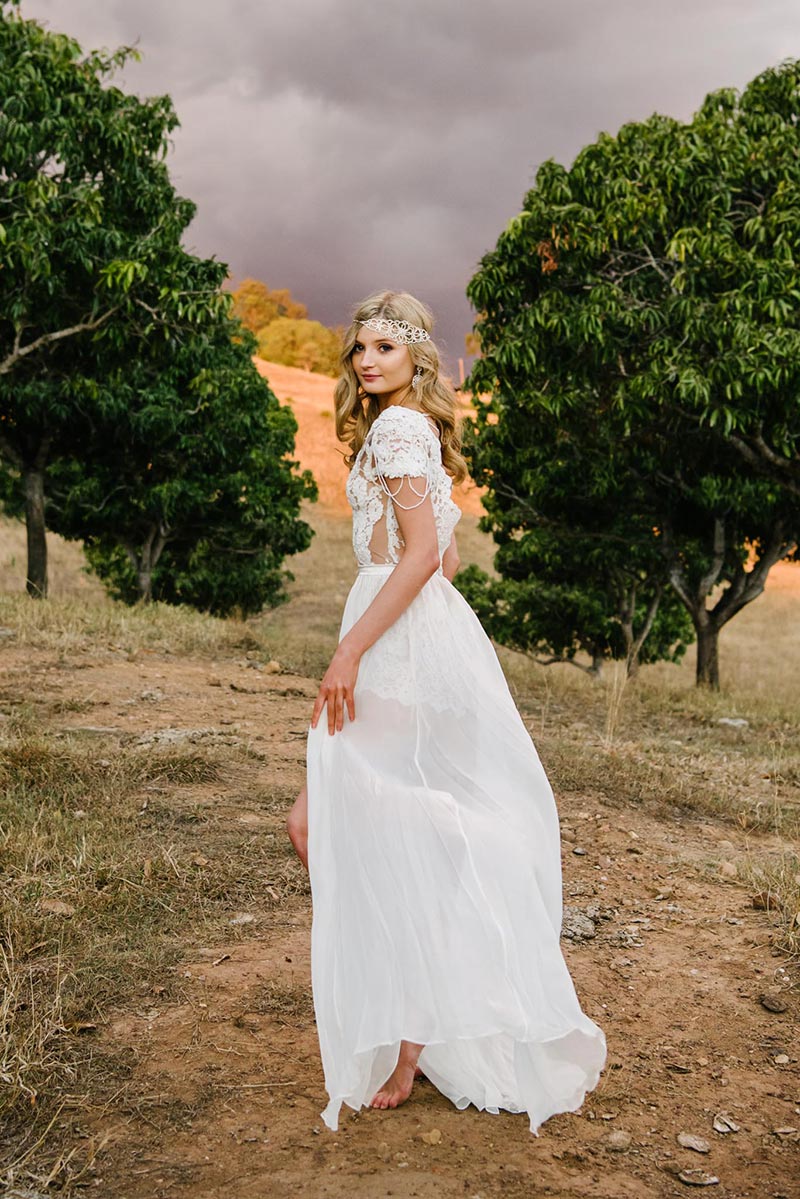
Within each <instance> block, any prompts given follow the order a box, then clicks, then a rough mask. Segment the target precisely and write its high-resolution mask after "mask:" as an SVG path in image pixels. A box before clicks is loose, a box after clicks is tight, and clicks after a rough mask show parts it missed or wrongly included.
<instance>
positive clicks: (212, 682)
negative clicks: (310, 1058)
mask: <svg viewBox="0 0 800 1199" xmlns="http://www.w3.org/2000/svg"><path fill="white" fill-rule="evenodd" d="M206 684H207V685H208V686H209V687H221V686H222V679H220V678H218V677H217V676H216V675H215V674H210V675H209V676H208V678H207V679H206ZM311 1131H312V1132H316V1129H314V1128H312V1130H311Z"/></svg>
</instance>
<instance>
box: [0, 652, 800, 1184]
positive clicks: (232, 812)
mask: <svg viewBox="0 0 800 1199" xmlns="http://www.w3.org/2000/svg"><path fill="white" fill-rule="evenodd" d="M6 671H7V673H6V680H7V682H8V684H9V686H11V687H12V688H13V686H15V685H17V686H20V687H22V686H26V687H28V688H29V689H30V691H31V693H32V694H35V696H36V697H37V701H38V702H40V703H43V704H45V705H47V704H49V705H50V710H52V712H53V713H54V715H53V718H52V719H53V722H54V726H53V727H54V728H55V729H56V730H60V731H61V732H63V734H64V735H66V736H69V737H72V738H74V737H78V738H83V739H84V743H85V745H86V753H87V754H104V755H106V756H108V755H109V754H113V753H114V752H115V748H118V749H119V750H120V751H123V750H125V748H126V747H130V746H131V745H136V746H139V747H140V748H144V749H146V748H147V747H148V746H151V747H152V749H153V752H154V753H157V752H158V751H159V747H163V746H165V745H173V746H174V745H183V746H195V747H197V749H198V751H203V750H205V749H208V748H209V747H213V748H214V752H215V753H216V754H217V756H218V758H220V755H221V758H220V760H221V761H223V763H224V762H225V761H226V759H225V753H226V752H228V751H230V754H231V755H232V756H231V758H230V763H229V766H228V767H225V768H224V769H223V772H222V775H221V777H220V778H217V779H215V780H213V781H210V782H183V783H173V784H166V785H161V784H153V785H151V786H150V787H146V788H145V791H144V793H143V798H142V799H141V801H140V802H141V805H142V811H143V812H144V813H147V812H148V811H152V809H153V808H162V809H164V810H165V811H166V810H169V811H170V812H171V813H172V814H173V816H174V817H175V818H176V819H177V818H178V816H179V815H180V813H181V812H184V813H186V814H187V820H188V819H189V817H191V822H192V823H191V827H192V828H193V829H196V844H195V851H194V852H195V857H194V858H193V862H194V863H195V865H196V866H197V863H198V862H199V867H198V868H202V869H203V870H207V871H209V872H213V871H214V869H215V864H216V863H217V862H218V860H219V858H218V855H221V854H224V853H225V852H227V850H226V845H227V844H228V840H227V839H226V837H227V834H228V833H229V831H230V830H231V829H232V828H235V829H237V830H238V831H239V832H240V833H243V834H246V841H245V842H243V843H244V844H248V845H250V844H251V845H254V846H258V847H260V848H263V846H264V845H268V846H269V847H270V854H271V857H270V859H269V860H270V862H271V863H272V864H273V865H272V866H271V867H270V869H271V870H274V877H273V878H271V879H265V880H263V881H264V883H265V888H264V892H263V894H262V898H261V899H260V900H259V901H258V903H254V904H251V905H250V906H249V907H247V909H246V910H231V911H230V912H229V913H228V914H227V916H226V918H225V921H224V923H223V924H222V925H221V926H220V925H216V926H214V928H215V929H216V931H215V932H214V933H213V935H212V936H209V933H208V928H209V925H208V922H207V921H205V920H204V919H202V918H201V917H202V913H200V912H197V913H192V912H191V911H188V912H186V913H185V916H186V931H185V935H184V937H183V943H184V944H185V946H186V950H185V954H184V957H183V960H182V961H180V962H179V963H178V964H177V965H175V966H174V968H171V969H170V971H169V973H168V976H165V977H163V978H162V979H161V980H160V981H159V982H158V983H156V984H155V985H150V984H148V986H147V990H146V991H144V992H139V993H138V997H137V999H136V1001H135V1002H133V1003H131V1004H128V1005H126V1006H124V1007H123V1008H119V1009H117V1010H113V1011H110V1012H107V1013H106V1014H105V1017H104V1019H103V1021H102V1023H101V1024H100V1025H99V1027H98V1028H97V1030H96V1032H94V1033H92V1034H91V1035H92V1036H93V1037H94V1038H95V1041H94V1044H95V1050H94V1052H95V1053H96V1055H97V1060H98V1062H101V1061H102V1062H105V1063H108V1062H109V1061H110V1062H115V1063H117V1065H118V1073H117V1076H116V1079H115V1080H113V1085H112V1086H110V1087H109V1086H108V1085H104V1088H103V1089H102V1097H100V1096H99V1095H98V1096H94V1097H93V1096H92V1094H91V1076H90V1077H89V1080H88V1081H89V1092H90V1094H89V1100H88V1105H87V1106H85V1108H84V1109H83V1110H82V1112H81V1113H80V1120H81V1124H82V1131H83V1133H84V1135H85V1136H86V1137H87V1138H88V1139H89V1140H93V1141H94V1142H95V1143H99V1142H100V1141H103V1142H104V1146H103V1148H102V1150H101V1152H100V1153H99V1154H98V1156H97V1159H96V1173H95V1176H94V1180H93V1184H92V1187H91V1190H92V1191H93V1193H97V1194H101V1195H104V1196H108V1197H109V1199H161V1197H165V1199H166V1197H170V1199H190V1197H191V1199H217V1197H219V1199H222V1197H223V1196H224V1197H225V1199H230V1196H232V1195H235V1196H236V1197H237V1199H248V1197H253V1199H264V1197H265V1196H270V1197H272V1196H276V1197H278V1196H292V1197H298V1199H318V1197H319V1199H321V1197H322V1196H330V1197H332V1199H333V1197H337V1199H355V1197H363V1199H379V1197H381V1199H382V1197H383V1196H396V1197H398V1199H410V1197H412V1196H418V1197H420V1199H423V1197H428V1196H430V1197H433V1196H437V1199H443V1197H448V1199H449V1197H451V1196H452V1197H454V1199H455V1197H456V1196H458V1197H459V1199H461V1197H466V1199H495V1197H500V1196H503V1197H504V1199H516V1197H519V1199H522V1197H523V1196H524V1197H525V1199H529V1197H532V1196H537V1197H538V1196H543V1195H553V1196H562V1197H565V1199H566V1197H567V1196H581V1197H582V1199H586V1197H592V1199H624V1197H625V1196H631V1197H633V1196H636V1199H646V1197H647V1199H649V1197H651V1196H652V1197H653V1199H656V1197H658V1199H661V1197H665V1196H679V1195H685V1194H687V1193H688V1192H689V1191H690V1190H691V1189H692V1188H694V1187H697V1186H710V1187H713V1188H714V1190H713V1191H712V1192H711V1193H713V1194H717V1195H719V1196H721V1197H722V1196H725V1197H726V1199H744V1197H745V1196H748V1197H752V1199H767V1197H770V1199H780V1197H783V1199H795V1197H800V1071H799V1070H798V1064H799V1062H798V1058H799V1057H800V1049H798V1039H797V1015H798V992H797V990H796V988H793V987H792V985H791V984H792V982H793V980H794V979H795V977H796V964H795V963H793V962H791V961H788V960H787V959H786V958H785V957H782V956H780V954H778V953H777V951H776V949H775V947H774V937H775V928H774V925H775V921H776V915H775V913H774V912H772V911H771V910H769V906H766V907H765V906H764V905H765V902H767V903H768V901H765V900H764V897H763V896H761V897H758V896H756V897H755V904H756V906H754V896H753V894H752V891H751V890H750V889H748V888H747V887H746V886H744V885H742V880H741V875H740V872H739V871H738V869H737V864H738V862H739V860H740V858H741V857H742V856H743V855H744V854H746V852H747V851H748V850H749V849H750V848H751V843H752V837H753V834H752V833H750V834H748V833H746V832H744V831H742V830H740V829H738V828H737V827H736V826H735V825H734V826H732V825H731V824H723V823H717V822H715V821H713V820H710V819H703V820H699V819H692V818H690V817H687V816H686V815H683V816H676V817H675V818H673V819H662V818H657V817H656V816H651V815H648V814H647V813H646V812H645V811H643V810H641V808H639V807H636V806H634V805H632V804H622V805H620V804H614V805H612V804H611V803H609V802H608V800H606V799H602V798H593V797H592V796H591V795H586V794H583V795H580V794H561V795H559V796H558V800H559V808H560V814H561V819H562V834H563V870H564V894H565V902H566V904H567V910H566V919H565V938H564V951H565V955H566V957H567V961H568V964H569V967H570V970H571V972H572V974H573V978H574V980H575V985H576V988H577V991H578V994H579V996H580V998H581V1002H582V1005H583V1007H584V1009H585V1011H586V1012H587V1013H588V1014H589V1015H590V1016H591V1017H592V1018H593V1019H595V1020H596V1021H597V1022H598V1023H600V1024H601V1026H602V1027H603V1028H604V1029H605V1030H606V1033H607V1037H608V1047H609V1057H608V1065H607V1068H606V1070H605V1072H604V1074H603V1076H602V1079H601V1082H600V1085H599V1086H598V1088H597V1089H596V1091H595V1092H594V1093H592V1094H591V1095H589V1096H588V1097H587V1098H586V1101H585V1103H584V1105H583V1107H582V1108H581V1109H580V1111H578V1112H575V1113H567V1114H563V1115H558V1116H556V1117H554V1118H552V1119H551V1120H549V1121H547V1123H546V1124H545V1125H543V1126H542V1128H541V1130H540V1135H539V1136H538V1137H534V1136H532V1135H531V1134H530V1132H529V1131H528V1127H527V1121H526V1119H525V1117H524V1116H516V1115H511V1114H506V1113H501V1114H500V1115H491V1114H488V1113H481V1112H478V1111H476V1110H475V1109H474V1108H470V1109H467V1110H466V1111H463V1112H459V1111H457V1110H456V1109H455V1108H454V1107H453V1106H452V1105H451V1104H450V1103H449V1102H448V1101H447V1100H446V1099H445V1098H444V1097H443V1096H442V1095H441V1094H440V1093H439V1092H438V1091H437V1090H436V1089H435V1088H434V1087H433V1086H432V1085H431V1084H430V1083H428V1082H427V1081H420V1082H418V1083H417V1084H416V1085H415V1090H414V1093H413V1095H412V1098H411V1099H410V1101H409V1102H407V1103H406V1104H405V1105H403V1106H402V1107H401V1108H399V1109H397V1110H395V1111H373V1110H370V1109H364V1110H362V1111H361V1112H358V1113H355V1112H350V1110H349V1109H348V1108H344V1109H343V1119H342V1121H341V1124H340V1129H339V1132H338V1133H332V1132H330V1131H329V1130H328V1129H327V1128H326V1127H325V1126H324V1125H323V1123H322V1121H321V1119H320V1116H319V1113H320V1111H321V1109H322V1107H323V1106H324V1103H325V1101H326V1099H325V1092H324V1086H323V1078H322V1073H321V1069H320V1063H319V1056H318V1046H317V1039H316V1032H315V1026H314V1017H313V1006H312V1002H311V994H310V971H309V931H310V920H311V907H310V897H309V894H308V888H307V886H306V884H305V881H304V878H303V876H302V872H300V871H299V868H296V867H295V865H294V863H293V859H292V854H291V850H290V846H289V843H288V841H287V840H286V838H285V833H284V815H285V811H286V809H287V807H288V806H289V804H290V802H291V799H292V797H293V795H294V793H295V792H296V789H297V788H298V787H299V785H300V783H301V781H302V777H303V764H304V754H305V743H304V732H305V728H306V726H307V722H308V717H309V713H310V709H311V706H312V702H313V697H314V695H315V694H316V688H317V684H316V682H315V681H314V680H313V679H311V678H305V677H302V676H299V675H293V674H288V673H286V672H284V671H283V670H282V669H281V668H280V667H279V665H278V664H275V665H274V666H273V667H272V670H271V669H270V666H269V665H267V666H266V667H265V666H264V665H263V664H262V663H254V662H252V661H249V660H248V659H247V658H245V657H242V658H241V659H238V660H236V659H230V660H227V661H224V662H217V663H212V662H209V661H205V660H202V659H200V658H197V659H191V658H186V659H176V658H174V657H172V656H170V655H161V654H158V653H152V652H151V653H139V654H136V655H135V656H134V657H133V660H129V659H128V658H126V656H125V655H124V654H120V653H117V652H115V651H114V649H113V647H109V648H108V649H105V650H102V651H101V650H100V649H99V648H98V649H97V651H96V652H86V653H82V654H80V655H77V656H72V657H69V656H66V657H65V656H64V655H55V654H53V653H52V652H51V651H47V650H41V651H39V650H36V651H33V650H30V649H28V650H25V651H23V650H22V649H20V650H17V649H15V648H14V647H13V645H12V646H10V647H9V648H8V649H7V650H6ZM65 697H68V699H69V702H68V703H64V702H63V700H64V698H65ZM242 747H245V748H246V751H247V752H246V753H241V752H237V751H238V750H241V748H242ZM137 802H139V801H138V800H137ZM759 844H760V848H761V850H764V851H768V850H769V849H770V847H771V846H772V845H773V844H774V848H775V849H778V848H779V845H778V844H777V841H774V839H773V838H771V836H770V835H769V834H759ZM176 865H177V866H180V863H177V864H176ZM145 874H146V869H145ZM264 896H266V897H267V898H266V900H265V898H264ZM85 1082H86V1079H84V1083H85ZM25 1193H26V1194H27V1193H28V1192H25ZM20 1194H21V1192H20Z"/></svg>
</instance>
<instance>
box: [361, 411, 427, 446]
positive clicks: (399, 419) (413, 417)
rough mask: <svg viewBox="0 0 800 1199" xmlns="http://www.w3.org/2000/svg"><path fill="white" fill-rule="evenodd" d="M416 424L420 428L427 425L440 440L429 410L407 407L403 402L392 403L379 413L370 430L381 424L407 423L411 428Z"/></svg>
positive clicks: (395, 424)
mask: <svg viewBox="0 0 800 1199" xmlns="http://www.w3.org/2000/svg"><path fill="white" fill-rule="evenodd" d="M409 418H410V419H409ZM415 424H416V425H418V426H419V427H420V428H422V427H427V428H428V429H430V430H431V432H432V433H433V435H434V437H435V438H436V440H437V441H438V440H439V430H438V428H437V426H436V422H435V421H434V420H433V417H431V416H429V415H428V413H427V412H423V411H422V409H421V408H406V407H405V406H404V405H403V404H390V405H389V406H388V407H387V408H384V409H383V412H380V413H378V415H377V416H376V417H375V420H374V421H373V422H372V424H371V426H370V432H371V431H372V430H373V429H375V428H376V427H379V426H400V425H406V426H407V427H408V428H411V427H412V426H413V425H415Z"/></svg>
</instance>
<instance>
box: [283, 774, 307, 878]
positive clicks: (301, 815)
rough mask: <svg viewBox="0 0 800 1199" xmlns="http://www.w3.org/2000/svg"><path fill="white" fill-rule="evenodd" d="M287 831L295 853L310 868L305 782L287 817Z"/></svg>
mask: <svg viewBox="0 0 800 1199" xmlns="http://www.w3.org/2000/svg"><path fill="white" fill-rule="evenodd" d="M286 831H287V832H288V834H289V840H290V841H291V843H292V845H293V846H294V849H295V853H296V854H297V856H298V858H299V859H300V861H301V862H302V863H303V865H304V866H305V868H306V870H308V788H307V787H306V784H305V783H303V785H302V787H301V788H300V790H299V791H298V793H297V799H296V800H295V801H294V804H293V805H292V807H291V808H290V810H289V814H288V816H287V817H286Z"/></svg>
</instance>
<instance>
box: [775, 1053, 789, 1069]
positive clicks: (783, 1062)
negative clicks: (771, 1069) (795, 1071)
mask: <svg viewBox="0 0 800 1199" xmlns="http://www.w3.org/2000/svg"><path fill="white" fill-rule="evenodd" d="M772 1060H773V1062H774V1063H775V1065H776V1066H788V1065H789V1054H788V1053H779V1054H777V1055H776V1056H775V1057H774V1058H773V1059H772Z"/></svg>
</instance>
